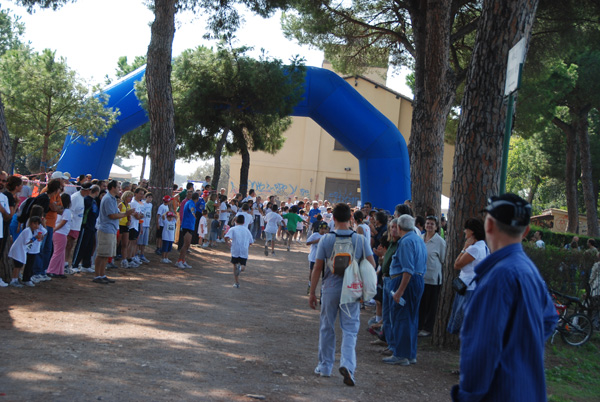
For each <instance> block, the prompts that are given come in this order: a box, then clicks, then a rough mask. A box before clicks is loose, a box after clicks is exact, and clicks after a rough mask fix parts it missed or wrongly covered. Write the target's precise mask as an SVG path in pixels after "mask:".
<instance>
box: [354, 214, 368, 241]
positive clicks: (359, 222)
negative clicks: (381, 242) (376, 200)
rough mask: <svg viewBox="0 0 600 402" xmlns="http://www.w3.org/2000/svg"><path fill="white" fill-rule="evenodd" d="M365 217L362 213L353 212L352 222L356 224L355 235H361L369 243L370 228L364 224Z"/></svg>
mask: <svg viewBox="0 0 600 402" xmlns="http://www.w3.org/2000/svg"><path fill="white" fill-rule="evenodd" d="M364 219H365V216H364V214H363V213H362V211H356V212H354V221H355V222H356V233H358V234H361V235H363V236H365V237H366V238H367V241H368V242H369V243H370V242H371V228H370V227H369V225H367V224H366V223H365V222H364Z"/></svg>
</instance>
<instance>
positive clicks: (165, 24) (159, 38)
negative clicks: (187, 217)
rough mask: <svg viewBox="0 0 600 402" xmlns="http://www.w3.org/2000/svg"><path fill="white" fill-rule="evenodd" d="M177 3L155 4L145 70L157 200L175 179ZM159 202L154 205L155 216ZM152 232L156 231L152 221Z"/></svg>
mask: <svg viewBox="0 0 600 402" xmlns="http://www.w3.org/2000/svg"><path fill="white" fill-rule="evenodd" d="M176 5H177V0H156V1H154V16H155V19H154V22H153V23H152V27H151V38H150V45H149V46H148V64H147V67H146V86H147V88H148V117H149V118H150V186H151V187H153V188H152V191H153V192H154V199H156V200H162V198H163V196H165V195H167V194H168V195H171V192H172V190H171V189H172V186H173V181H174V177H175V123H174V115H175V111H174V107H173V95H172V89H171V68H172V67H171V55H172V51H173V37H174V36H175V13H176V11H177V9H176ZM157 208H158V203H155V204H154V208H153V216H156V210H157ZM152 222H153V224H152V228H151V230H150V233H151V234H152V233H154V231H155V229H156V222H155V220H153V221H152Z"/></svg>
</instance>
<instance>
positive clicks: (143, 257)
mask: <svg viewBox="0 0 600 402" xmlns="http://www.w3.org/2000/svg"><path fill="white" fill-rule="evenodd" d="M140 260H141V261H142V262H145V263H146V264H149V263H150V260H149V259H147V258H146V256H144V255H142V256H140Z"/></svg>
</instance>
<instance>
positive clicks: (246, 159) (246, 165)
mask: <svg viewBox="0 0 600 402" xmlns="http://www.w3.org/2000/svg"><path fill="white" fill-rule="evenodd" d="M238 138H239V139H240V154H241V155H242V165H241V167H240V186H239V189H238V192H239V193H241V194H242V195H243V196H244V197H246V195H247V193H248V173H249V172H250V151H248V141H246V138H245V137H244V133H243V132H242V133H240V134H239V136H238Z"/></svg>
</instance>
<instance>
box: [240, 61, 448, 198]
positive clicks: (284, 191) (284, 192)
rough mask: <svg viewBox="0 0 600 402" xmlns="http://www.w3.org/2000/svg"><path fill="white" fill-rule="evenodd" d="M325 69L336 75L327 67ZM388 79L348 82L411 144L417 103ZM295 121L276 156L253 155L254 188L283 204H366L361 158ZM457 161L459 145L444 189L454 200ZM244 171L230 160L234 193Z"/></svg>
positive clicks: (307, 122) (302, 120)
mask: <svg viewBox="0 0 600 402" xmlns="http://www.w3.org/2000/svg"><path fill="white" fill-rule="evenodd" d="M323 68H327V69H329V70H332V68H331V65H330V64H328V63H327V62H325V63H324V65H323ZM386 76H387V70H386V69H372V70H371V71H369V72H367V73H366V74H365V75H364V76H351V77H343V78H344V79H345V80H346V81H347V82H348V83H349V84H350V85H352V86H353V87H354V89H356V90H357V91H358V92H359V93H360V94H361V95H362V96H363V97H364V98H365V99H366V100H368V101H369V102H370V103H371V104H372V105H373V106H374V107H376V108H377V109H378V110H379V111H380V112H381V113H382V114H383V115H385V116H386V117H387V118H388V119H390V121H392V122H393V123H394V124H395V125H396V126H397V127H398V129H399V130H400V132H401V133H402V135H403V137H404V140H405V141H406V143H407V144H408V140H409V136H410V128H411V118H412V101H411V99H409V98H407V97H405V96H403V95H401V94H399V93H397V92H395V91H393V90H391V89H390V88H387V87H386V86H385V83H386V79H385V77H386ZM292 119H293V123H292V125H291V127H290V128H289V129H288V130H287V131H286V133H285V137H286V140H285V144H284V146H283V148H282V149H281V150H280V151H279V152H278V153H277V154H276V155H271V154H268V153H265V152H251V153H250V172H249V180H248V189H255V190H256V192H257V194H258V195H261V196H263V197H265V196H269V195H273V194H274V195H278V196H279V198H280V200H285V199H287V197H299V198H300V199H302V198H303V197H308V198H310V199H321V200H329V201H330V202H350V203H351V204H352V205H356V203H357V201H359V200H360V178H359V165H358V159H356V158H355V157H354V156H353V155H352V154H351V153H350V152H348V151H346V150H345V149H344V148H343V146H342V145H341V144H339V143H338V142H337V141H336V140H335V139H334V138H333V137H332V136H331V135H329V134H328V133H327V132H326V131H325V130H324V129H322V128H321V127H320V126H319V125H317V123H315V122H314V121H313V120H312V119H310V118H307V117H292ZM453 156H454V146H450V145H446V146H445V147H444V177H443V189H442V192H443V194H444V195H446V196H449V195H450V180H451V178H452V163H453ZM240 166H241V157H240V156H239V155H235V156H233V157H232V158H231V161H230V183H229V193H230V194H231V193H235V192H237V189H238V186H239V177H240ZM403 201H404V200H397V202H403ZM394 202H396V201H394Z"/></svg>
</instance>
